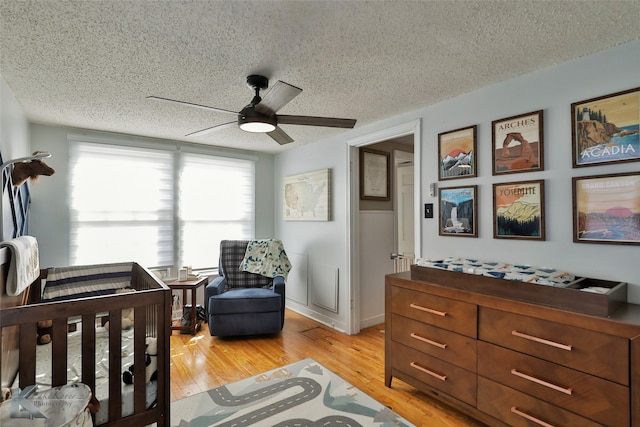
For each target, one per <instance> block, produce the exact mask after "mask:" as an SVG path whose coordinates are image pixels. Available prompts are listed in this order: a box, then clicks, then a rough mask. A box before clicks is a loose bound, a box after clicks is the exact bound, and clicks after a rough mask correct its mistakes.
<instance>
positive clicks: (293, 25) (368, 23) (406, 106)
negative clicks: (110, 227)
mask: <svg viewBox="0 0 640 427" xmlns="http://www.w3.org/2000/svg"><path fill="white" fill-rule="evenodd" d="M639 20H640V1H637V0H634V1H574V0H571V1H531V0H523V1H515V0H510V1H491V0H486V1H485V0H483V1H420V2H405V1H372V2H369V1H336V2H333V1H229V0H227V1H202V0H198V1H145V0H136V1H124V0H117V1H110V0H104V1H83V2H77V1H58V0H49V1H41V0H39V1H16V0H2V1H0V49H1V53H0V55H1V56H0V74H1V75H2V77H3V78H4V80H5V81H6V83H7V85H8V86H9V88H10V89H11V90H12V92H13V93H14V95H15V96H16V98H17V99H18V101H19V102H20V103H21V105H22V106H23V107H24V110H25V112H26V114H27V117H28V119H29V120H30V121H32V122H37V123H47V124H58V125H65V126H75V127H81V128H88V129H96V130H104V131H114V132H122V133H127V134H134V135H142V136H150V137H158V138H167V139H173V140H182V141H191V142H196V143H201V144H210V145H217V146H225V147H234V148H240V149H248V150H256V151H264V152H269V153H277V152H279V151H281V150H284V149H290V148H293V147H297V146H300V145H301V144H306V143H309V142H312V141H316V140H318V139H321V138H325V137H328V136H331V135H335V134H337V133H340V132H344V130H342V129H331V128H319V127H310V126H294V125H282V127H283V129H284V130H285V131H286V132H287V133H288V134H289V135H290V136H291V137H292V138H293V139H294V140H295V142H294V143H292V144H289V145H287V146H279V145H278V144H277V143H276V142H275V141H273V140H272V139H271V138H269V137H267V136H266V135H262V134H248V133H245V132H243V131H241V130H239V129H238V128H236V127H231V128H227V129H225V130H221V131H218V132H214V133H210V134H208V135H206V136H202V137H196V138H185V136H184V135H185V134H187V133H189V132H194V131H197V130H200V129H203V128H207V127H211V126H214V125H216V124H220V123H225V122H228V121H230V120H234V116H232V115H226V114H223V113H217V112H212V111H205V110H200V109H195V108H189V107H185V106H181V105H171V104H166V103H160V102H153V101H149V100H146V99H145V98H146V97H147V96H149V95H155V96H159V97H165V98H173V99H179V100H183V101H187V102H191V103H197V104H204V105H209V106H215V107H219V108H223V109H226V110H233V111H239V110H240V109H241V108H242V107H243V106H244V105H246V104H247V103H248V102H249V101H250V99H251V97H252V93H251V91H250V90H249V89H248V87H247V86H246V84H245V79H246V76H247V75H249V74H253V73H261V74H264V75H266V76H267V77H269V78H270V79H271V83H272V84H273V83H275V81H276V80H283V81H285V82H288V83H291V84H293V85H295V86H298V87H300V88H302V89H303V92H302V93H301V94H300V95H299V96H298V97H296V98H295V99H294V100H293V101H291V102H290V103H289V104H287V105H286V106H285V107H284V108H283V109H282V110H280V111H279V113H281V114H295V115H313V116H330V117H346V118H354V119H357V120H358V122H357V124H356V128H357V127H358V126H362V125H365V124H368V123H372V122H375V121H377V120H380V119H384V118H387V117H391V116H394V115H397V114H401V113H403V112H407V111H411V110H415V109H417V108H420V107H423V106H427V105H431V104H434V103H436V102H439V101H443V100H445V99H449V98H452V97H455V96H457V95H460V94H462V93H466V92H470V91H472V90H474V89H476V88H479V87H482V86H486V85H489V84H492V83H495V82H499V81H502V80H505V79H509V78H513V77H516V76H518V75H522V74H525V73H528V72H531V71H533V70H536V69H540V68H544V67H548V66H551V65H554V64H558V63H561V62H564V61H567V60H571V59H573V58H577V57H580V56H584V55H587V54H590V53H593V52H597V51H600V50H604V49H606V48H609V47H612V46H614V45H617V44H620V43H624V42H627V41H631V40H637V39H639V38H640V25H639V24H638V22H639Z"/></svg>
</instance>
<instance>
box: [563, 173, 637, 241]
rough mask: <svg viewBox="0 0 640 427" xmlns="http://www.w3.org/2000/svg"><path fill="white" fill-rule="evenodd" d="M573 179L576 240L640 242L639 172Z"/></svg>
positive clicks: (574, 231)
mask: <svg viewBox="0 0 640 427" xmlns="http://www.w3.org/2000/svg"><path fill="white" fill-rule="evenodd" d="M572 182H573V241H574V242H576V243H609V244H619V245H640V172H632V173H618V174H610V175H597V176H583V177H576V178H573V179H572Z"/></svg>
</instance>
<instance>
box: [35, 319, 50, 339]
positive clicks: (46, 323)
mask: <svg viewBox="0 0 640 427" xmlns="http://www.w3.org/2000/svg"><path fill="white" fill-rule="evenodd" d="M36 326H37V332H38V339H37V340H36V342H37V343H38V345H44V344H49V343H50V342H51V340H52V336H51V335H52V332H53V321H51V320H40V321H39V322H38V323H37V325H36Z"/></svg>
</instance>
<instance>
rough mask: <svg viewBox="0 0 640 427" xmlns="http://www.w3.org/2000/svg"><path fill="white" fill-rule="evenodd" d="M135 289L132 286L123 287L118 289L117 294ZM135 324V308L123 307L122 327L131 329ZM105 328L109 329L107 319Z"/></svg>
mask: <svg viewBox="0 0 640 427" xmlns="http://www.w3.org/2000/svg"><path fill="white" fill-rule="evenodd" d="M135 291H136V290H135V289H131V288H123V289H118V290H116V294H126V293H129V292H135ZM132 326H133V308H123V309H122V329H129V328H131V327H132ZM104 328H105V329H106V330H107V331H108V330H109V322H108V321H107V322H106V323H105V324H104Z"/></svg>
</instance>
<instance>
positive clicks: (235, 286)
mask: <svg viewBox="0 0 640 427" xmlns="http://www.w3.org/2000/svg"><path fill="white" fill-rule="evenodd" d="M249 243H250V241H249V240H223V241H221V242H220V261H219V264H218V274H219V277H217V278H216V279H214V280H213V281H212V282H211V283H210V284H209V285H207V287H206V289H205V307H206V309H207V318H208V322H209V332H210V333H211V336H222V337H224V336H243V335H262V334H276V333H278V332H280V331H281V330H282V327H283V326H284V308H285V277H283V276H281V275H276V276H275V277H273V278H272V277H267V276H264V275H261V274H255V273H249V272H247V271H242V270H241V269H240V266H241V264H242V262H243V259H244V257H245V252H246V250H247V245H248V244H249ZM278 243H279V241H278ZM283 253H284V250H283ZM284 258H285V259H286V254H284ZM287 262H288V260H287ZM288 267H289V268H290V266H288ZM287 272H288V270H287ZM285 274H286V273H285Z"/></svg>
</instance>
